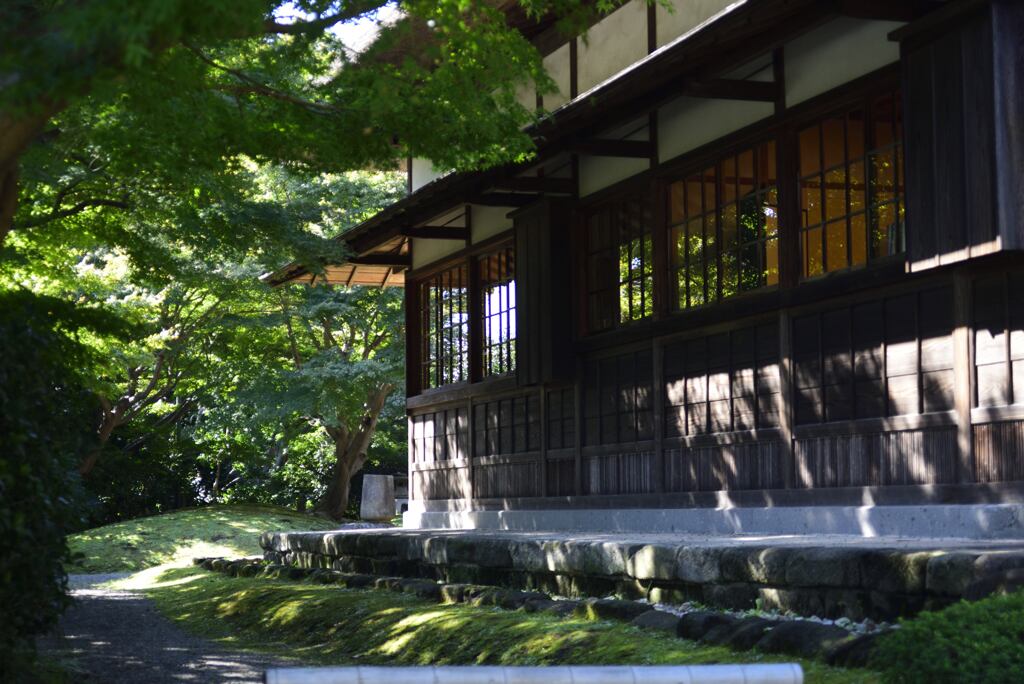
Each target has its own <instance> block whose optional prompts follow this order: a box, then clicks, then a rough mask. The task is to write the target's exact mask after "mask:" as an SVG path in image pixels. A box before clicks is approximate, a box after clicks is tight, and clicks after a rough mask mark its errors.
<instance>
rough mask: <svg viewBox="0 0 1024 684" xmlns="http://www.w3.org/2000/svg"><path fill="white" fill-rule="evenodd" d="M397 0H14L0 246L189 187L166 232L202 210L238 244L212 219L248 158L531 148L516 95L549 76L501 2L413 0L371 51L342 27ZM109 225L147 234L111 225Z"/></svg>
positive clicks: (534, 1)
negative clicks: (345, 37)
mask: <svg viewBox="0 0 1024 684" xmlns="http://www.w3.org/2000/svg"><path fill="white" fill-rule="evenodd" d="M388 5H389V3H387V2H385V0H299V1H298V2H284V1H283V0H277V1H274V0H237V1H236V2H230V3H225V2H220V1H219V0H85V1H83V2H76V3H70V4H69V3H60V2H54V1H52V0H45V1H43V2H37V1H36V0H12V1H10V2H6V3H4V4H3V6H2V7H0V26H2V27H4V28H3V29H2V31H3V34H2V36H0V38H2V40H0V45H2V47H0V245H3V244H4V242H5V238H6V236H7V235H8V234H9V233H10V232H11V231H12V230H14V231H18V230H33V231H37V232H38V231H40V230H45V229H47V226H51V225H52V224H54V223H57V222H65V221H66V220H69V219H76V218H80V219H87V220H85V221H70V222H69V223H68V224H67V225H74V226H76V227H77V228H78V229H80V230H93V229H94V228H93V224H101V225H102V224H103V223H104V218H103V217H104V216H106V215H108V214H111V213H118V212H125V211H131V212H134V213H138V212H139V211H141V210H144V209H145V208H151V207H153V206H154V205H159V204H160V203H161V202H162V201H163V202H172V203H173V202H174V201H175V199H178V200H181V199H183V198H188V200H189V204H188V206H186V207H183V208H181V209H180V212H181V214H182V216H181V217H179V219H180V220H179V221H176V222H169V223H166V224H162V225H160V226H158V230H159V231H166V232H167V233H177V232H178V231H181V232H182V233H183V234H186V235H189V236H191V237H202V236H200V235H198V234H197V231H196V230H195V226H196V225H197V224H198V223H202V224H203V227H204V229H205V233H204V235H205V237H204V238H203V239H205V240H208V241H212V242H225V241H227V242H230V240H231V239H232V237H235V238H236V239H237V233H234V232H233V231H232V230H231V222H230V221H210V219H211V218H218V219H224V218H225V216H217V214H218V213H220V214H230V213H231V212H232V211H233V209H232V207H231V206H224V205H223V204H222V202H223V201H224V200H225V199H227V198H229V197H230V195H231V192H230V191H231V190H232V186H233V185H235V184H238V183H244V180H245V179H244V173H243V172H242V170H240V168H239V162H238V160H239V159H240V158H242V157H247V158H250V159H254V160H257V161H258V162H260V163H269V162H273V163H280V164H286V165H288V166H289V167H290V168H292V169H293V171H301V172H303V173H307V174H317V173H321V172H339V171H345V170H350V169H359V168H367V167H368V166H371V165H372V166H377V167H387V166H388V165H389V164H391V163H393V162H394V161H395V160H396V159H401V158H405V157H406V156H408V155H413V156H423V157H427V158H430V159H432V160H434V161H435V162H436V163H437V164H439V165H441V166H443V167H447V168H476V167H480V166H486V165H492V164H496V163H501V162H506V161H511V160H515V159H520V158H522V157H523V156H524V155H527V154H529V153H530V151H531V149H532V142H531V141H530V139H529V137H528V136H527V135H526V134H525V133H523V132H522V130H521V129H522V126H523V125H524V124H526V123H528V122H530V121H531V120H533V117H535V115H536V114H535V112H533V111H531V110H530V109H527V108H525V107H523V106H522V105H520V104H519V103H518V102H517V100H516V98H515V91H516V88H517V87H518V86H519V85H521V84H522V83H524V82H527V81H533V82H536V83H537V84H539V86H540V88H541V89H542V90H548V89H550V88H551V87H552V82H551V81H550V79H549V78H548V77H547V76H546V74H545V73H544V71H543V68H542V63H541V59H540V56H539V54H538V53H537V51H536V50H535V49H534V48H533V47H532V46H531V45H530V44H529V42H528V41H526V40H525V38H524V37H523V36H522V35H521V34H520V33H519V32H518V31H516V30H514V29H512V28H510V27H509V26H508V25H507V24H506V21H505V17H504V14H503V13H502V12H501V11H499V10H498V9H497V8H495V7H494V6H493V5H492V4H491V3H486V2H466V1H465V0H431V1H430V2H427V1H426V0H407V1H406V2H402V3H401V4H400V8H401V11H402V13H403V18H402V19H400V20H399V21H397V22H395V23H393V24H392V25H389V26H387V27H385V28H384V29H383V30H382V31H381V32H380V34H379V36H378V38H377V39H376V41H375V42H374V43H373V45H371V46H370V47H369V48H368V49H367V50H366V51H365V52H364V53H362V54H353V53H352V52H351V51H350V50H349V49H348V48H347V46H345V45H344V44H343V42H342V39H341V38H339V37H338V34H337V32H336V31H334V30H333V29H334V28H335V27H338V26H341V25H344V24H345V23H346V22H351V21H352V20H354V19H357V18H365V17H370V16H373V13H374V12H376V11H379V10H380V9H381V8H384V7H385V6H388ZM521 5H522V6H523V8H524V9H525V10H526V12H527V13H528V14H529V15H530V16H539V15H541V14H545V13H548V12H552V13H555V14H556V15H558V16H563V17H565V21H566V22H570V23H572V24H573V25H576V24H578V23H579V22H581V21H582V20H583V17H584V16H585V15H586V14H588V13H590V12H592V11H593V9H592V5H591V3H584V2H582V0H530V1H528V2H523V3H521ZM611 5H612V3H610V2H607V0H605V1H603V2H601V3H598V7H599V8H601V9H608V8H609V7H611ZM289 15H298V18H294V17H292V16H289ZM197 172H204V173H205V180H206V182H205V183H204V184H203V185H201V186H197V185H196V184H195V183H194V182H192V179H193V177H194V176H195V175H196V173H197ZM19 174H20V175H19ZM19 200H20V203H19ZM199 219H206V220H205V221H202V222H200V221H199ZM179 223H181V224H182V225H179ZM221 223H223V225H221ZM190 224H191V226H192V227H190ZM150 228H153V226H150ZM250 232H251V233H253V234H254V235H258V234H259V229H258V227H256V226H253V227H251V228H250ZM113 237H118V238H119V239H120V241H121V242H123V243H129V242H131V241H132V240H133V239H134V240H141V239H143V238H144V237H146V236H143V235H140V234H139V233H133V234H120V235H115V234H113V233H111V232H109V231H108V233H107V238H108V239H111V238H113ZM121 242H119V243H118V245H119V246H124V245H122V244H121Z"/></svg>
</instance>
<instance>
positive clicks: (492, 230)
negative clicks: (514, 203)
mask: <svg viewBox="0 0 1024 684" xmlns="http://www.w3.org/2000/svg"><path fill="white" fill-rule="evenodd" d="M511 211H515V207H484V206H481V205H479V204H474V205H473V208H472V212H473V216H472V220H471V225H472V228H471V230H470V239H471V240H472V242H473V244H476V243H478V242H483V241H484V240H486V239H487V238H489V237H491V236H493V235H497V234H498V233H502V232H504V231H506V230H509V229H511V228H512V219H510V218H509V217H508V214H509V212H511Z"/></svg>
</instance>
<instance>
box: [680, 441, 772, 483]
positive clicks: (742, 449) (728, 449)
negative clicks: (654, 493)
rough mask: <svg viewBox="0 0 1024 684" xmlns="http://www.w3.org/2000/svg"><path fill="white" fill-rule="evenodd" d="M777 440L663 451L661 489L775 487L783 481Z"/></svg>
mask: <svg viewBox="0 0 1024 684" xmlns="http://www.w3.org/2000/svg"><path fill="white" fill-rule="evenodd" d="M782 453H783V452H782V449H781V445H780V443H779V442H778V441H774V440H773V441H764V442H751V443H748V444H735V445H725V446H704V447H690V448H675V449H669V450H667V451H666V452H665V474H664V477H665V490H666V491H670V492H695V491H702V492H703V491H718V490H745V489H779V488H782V487H783V485H784V483H785V479H784V477H785V470H784V466H783V463H782V458H781V456H782Z"/></svg>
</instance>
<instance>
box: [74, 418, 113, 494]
mask: <svg viewBox="0 0 1024 684" xmlns="http://www.w3.org/2000/svg"><path fill="white" fill-rule="evenodd" d="M106 405H107V406H110V404H109V402H108V403H107V404H106ZM120 424H121V414H120V412H119V411H118V409H116V408H105V409H104V411H103V417H102V418H101V419H100V427H99V429H98V430H96V446H95V447H93V448H92V449H90V450H89V452H88V453H87V454H86V455H85V458H83V459H82V462H81V463H79V464H78V474H79V475H81V476H82V477H88V476H89V474H90V473H92V471H93V469H94V468H95V467H96V464H97V463H98V462H99V460H100V454H102V453H103V449H104V447H106V446H107V442H109V441H110V435H112V434H113V433H114V428H116V427H117V426H118V425H120Z"/></svg>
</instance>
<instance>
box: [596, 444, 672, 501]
mask: <svg viewBox="0 0 1024 684" xmlns="http://www.w3.org/2000/svg"><path fill="white" fill-rule="evenodd" d="M582 466H583V467H582V476H583V477H582V479H583V483H582V484H583V494H586V495H594V494H650V493H653V492H654V491H655V480H656V479H657V478H656V471H655V455H654V452H653V451H640V452H629V451H624V452H621V453H617V454H602V455H584V456H583V459H582Z"/></svg>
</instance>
